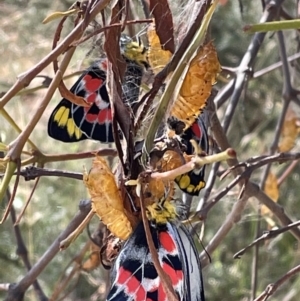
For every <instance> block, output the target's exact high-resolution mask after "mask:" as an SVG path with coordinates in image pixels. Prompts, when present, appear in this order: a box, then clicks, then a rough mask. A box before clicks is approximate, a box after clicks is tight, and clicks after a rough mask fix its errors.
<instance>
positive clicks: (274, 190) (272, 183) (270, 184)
mask: <svg viewBox="0 0 300 301" xmlns="http://www.w3.org/2000/svg"><path fill="white" fill-rule="evenodd" d="M264 191H265V193H266V195H267V196H269V197H270V198H271V199H272V200H273V201H274V202H277V201H278V198H279V188H278V184H277V177H276V175H274V174H273V173H272V172H270V173H269V174H268V177H267V180H266V183H265V187H264ZM269 213H270V209H269V208H268V207H266V206H264V205H263V206H262V207H261V214H262V215H263V216H264V215H266V214H269Z"/></svg>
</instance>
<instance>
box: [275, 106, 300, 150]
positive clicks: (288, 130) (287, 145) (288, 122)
mask: <svg viewBox="0 0 300 301" xmlns="http://www.w3.org/2000/svg"><path fill="white" fill-rule="evenodd" d="M298 121H299V120H298V118H297V116H296V114H295V112H294V111H293V110H292V109H291V108H289V109H288V111H287V113H286V115H285V119H284V123H283V127H282V130H281V133H280V141H279V145H278V151H279V152H288V151H290V150H291V149H292V148H293V147H294V146H295V141H296V139H297V136H298V133H299V124H298Z"/></svg>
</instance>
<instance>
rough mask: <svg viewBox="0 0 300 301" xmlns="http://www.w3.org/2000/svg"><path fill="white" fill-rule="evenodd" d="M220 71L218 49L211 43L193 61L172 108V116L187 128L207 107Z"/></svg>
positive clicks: (203, 47)
mask: <svg viewBox="0 0 300 301" xmlns="http://www.w3.org/2000/svg"><path fill="white" fill-rule="evenodd" d="M220 71H221V66H220V63H219V60H218V55H217V52H216V49H215V47H214V45H213V43H212V42H209V43H208V44H206V45H204V46H202V47H201V48H200V49H199V51H198V53H197V54H196V56H195V57H194V58H193V59H192V61H191V63H190V66H189V69H188V71H187V74H186V76H185V78H184V81H183V84H182V86H181V88H180V91H179V95H178V97H177V99H176V101H175V102H174V104H173V106H172V108H171V115H172V116H174V117H176V118H177V119H179V120H181V121H183V122H184V123H185V125H186V128H188V127H189V126H191V125H192V123H193V122H194V121H195V118H197V117H198V116H199V114H200V113H201V112H202V110H203V109H204V107H205V106H206V101H207V99H208V97H209V96H210V93H211V90H212V86H213V85H214V84H215V82H216V77H217V75H218V73H219V72H220Z"/></svg>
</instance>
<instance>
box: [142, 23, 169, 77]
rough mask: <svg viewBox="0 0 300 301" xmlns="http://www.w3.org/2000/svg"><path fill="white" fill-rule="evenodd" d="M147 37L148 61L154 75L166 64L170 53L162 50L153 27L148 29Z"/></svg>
mask: <svg viewBox="0 0 300 301" xmlns="http://www.w3.org/2000/svg"><path fill="white" fill-rule="evenodd" d="M147 35H148V42H149V50H148V61H149V64H150V66H151V68H152V70H153V72H154V74H157V73H158V72H160V71H161V70H162V69H163V68H164V67H165V65H167V64H168V62H169V61H170V58H171V56H172V53H171V52H170V51H169V50H163V49H162V46H161V44H160V40H159V37H158V35H157V33H156V31H155V26H149V27H148V30H147Z"/></svg>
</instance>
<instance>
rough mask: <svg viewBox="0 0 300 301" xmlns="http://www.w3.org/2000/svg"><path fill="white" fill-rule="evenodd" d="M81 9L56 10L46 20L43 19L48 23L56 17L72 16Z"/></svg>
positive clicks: (44, 22)
mask: <svg viewBox="0 0 300 301" xmlns="http://www.w3.org/2000/svg"><path fill="white" fill-rule="evenodd" d="M79 11H80V10H79V9H78V8H73V9H70V10H67V11H64V12H61V11H55V12H53V13H51V14H50V15H48V16H47V17H46V18H45V19H44V20H43V22H42V23H43V24H47V23H49V22H51V21H53V20H56V19H60V18H62V17H66V16H71V15H74V14H76V13H78V12H79Z"/></svg>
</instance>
